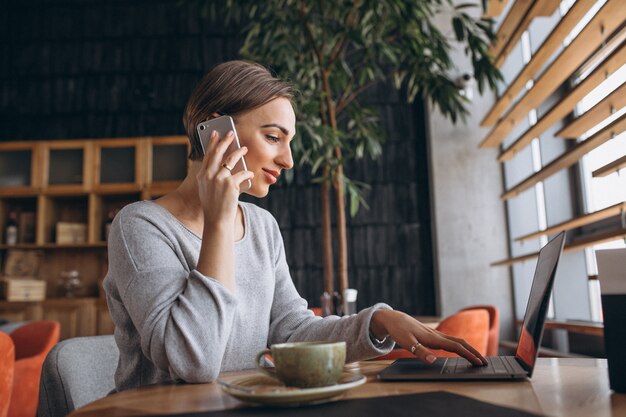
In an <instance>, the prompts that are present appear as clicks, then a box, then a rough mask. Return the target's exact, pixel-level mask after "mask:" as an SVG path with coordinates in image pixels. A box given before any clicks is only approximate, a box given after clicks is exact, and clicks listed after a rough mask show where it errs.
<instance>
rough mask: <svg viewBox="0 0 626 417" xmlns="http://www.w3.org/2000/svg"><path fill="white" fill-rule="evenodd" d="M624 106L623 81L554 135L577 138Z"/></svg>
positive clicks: (625, 87) (625, 85)
mask: <svg viewBox="0 0 626 417" xmlns="http://www.w3.org/2000/svg"><path fill="white" fill-rule="evenodd" d="M624 106H626V83H623V84H622V85H621V86H619V87H618V88H617V89H615V90H614V91H613V92H612V93H611V94H609V95H608V96H606V97H605V98H604V99H602V101H600V102H599V103H598V104H596V105H595V106H593V107H592V108H590V109H589V110H587V111H586V112H585V113H583V114H582V115H581V116H579V117H577V118H576V119H574V120H572V121H571V122H570V123H569V124H568V125H567V126H565V127H563V128H562V129H561V130H559V131H558V132H556V134H555V135H554V136H556V137H559V138H564V139H578V138H579V137H581V136H582V135H583V134H584V133H585V132H587V131H589V130H590V129H592V128H593V127H594V126H596V125H598V124H600V123H601V122H602V121H603V120H606V119H607V118H608V117H610V116H611V115H612V114H613V113H615V112H616V111H617V110H620V109H621V108H622V107H624Z"/></svg>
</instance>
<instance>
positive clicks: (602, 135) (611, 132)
mask: <svg viewBox="0 0 626 417" xmlns="http://www.w3.org/2000/svg"><path fill="white" fill-rule="evenodd" d="M625 130H626V114H623V115H622V116H621V117H620V118H619V119H617V120H615V121H614V122H612V123H611V124H610V125H608V126H606V127H605V128H603V129H602V130H600V131H599V132H597V133H596V134H594V135H593V136H591V137H590V138H588V139H586V140H584V141H583V142H580V143H578V144H576V146H574V147H573V148H571V149H570V150H568V151H567V152H565V153H564V154H563V155H561V156H560V157H558V158H556V159H555V160H554V161H552V162H550V163H549V164H548V165H546V166H544V167H543V168H542V169H541V170H539V171H537V172H535V173H534V174H532V175H530V176H529V177H528V178H526V179H525V180H523V181H521V182H520V183H519V184H517V185H516V186H514V187H513V188H511V189H510V190H508V191H506V192H505V193H504V194H502V196H501V198H502V199H503V200H508V199H509V198H512V197H515V196H516V195H518V194H520V193H521V192H523V191H526V190H527V189H529V188H530V187H532V186H533V185H535V184H537V183H538V182H539V181H543V180H545V179H546V178H548V177H550V176H551V175H553V174H554V173H556V172H558V171H560V170H562V169H564V168H568V167H570V166H572V165H574V164H575V163H576V162H578V160H579V159H580V158H582V156H583V155H585V154H587V153H588V152H590V151H592V150H593V149H595V148H597V147H598V146H600V145H602V144H603V143H605V142H607V141H608V140H609V139H611V138H613V137H614V136H617V135H619V134H620V133H622V132H624V131H625Z"/></svg>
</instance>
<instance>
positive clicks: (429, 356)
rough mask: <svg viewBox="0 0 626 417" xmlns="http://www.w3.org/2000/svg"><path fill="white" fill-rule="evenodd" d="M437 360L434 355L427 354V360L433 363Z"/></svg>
mask: <svg viewBox="0 0 626 417" xmlns="http://www.w3.org/2000/svg"><path fill="white" fill-rule="evenodd" d="M436 360H437V358H435V356H434V355H426V362H428V363H433V362H435V361H436Z"/></svg>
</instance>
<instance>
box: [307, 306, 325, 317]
mask: <svg viewBox="0 0 626 417" xmlns="http://www.w3.org/2000/svg"><path fill="white" fill-rule="evenodd" d="M309 310H311V311H312V312H313V314H315V315H316V316H321V315H322V307H309Z"/></svg>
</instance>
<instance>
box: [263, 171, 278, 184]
mask: <svg viewBox="0 0 626 417" xmlns="http://www.w3.org/2000/svg"><path fill="white" fill-rule="evenodd" d="M263 173H264V174H265V178H267V180H268V181H269V182H270V184H276V181H278V176H279V175H280V174H279V173H278V172H276V171H272V170H269V169H265V168H263Z"/></svg>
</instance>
